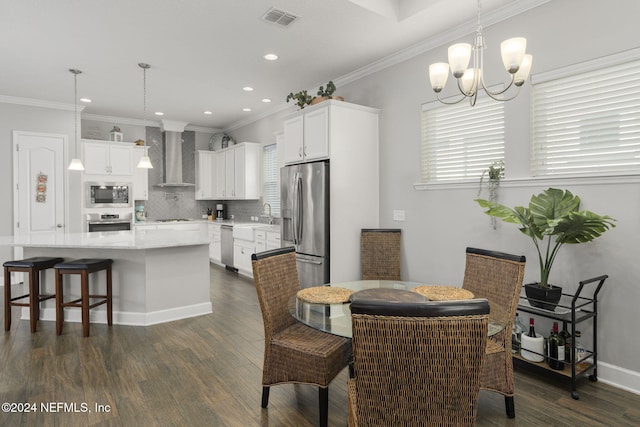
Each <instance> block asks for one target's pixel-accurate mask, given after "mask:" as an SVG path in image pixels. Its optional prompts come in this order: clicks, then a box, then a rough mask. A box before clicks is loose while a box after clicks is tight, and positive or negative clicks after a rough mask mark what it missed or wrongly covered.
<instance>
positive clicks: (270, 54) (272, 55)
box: [263, 53, 278, 61]
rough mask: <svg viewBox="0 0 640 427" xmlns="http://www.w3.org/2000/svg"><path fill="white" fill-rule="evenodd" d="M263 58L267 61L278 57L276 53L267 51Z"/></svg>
mask: <svg viewBox="0 0 640 427" xmlns="http://www.w3.org/2000/svg"><path fill="white" fill-rule="evenodd" d="M263 58H264V59H266V60H267V61H275V60H276V59H278V55H276V54H275V53H267V54H266V55H265V56H264V57H263Z"/></svg>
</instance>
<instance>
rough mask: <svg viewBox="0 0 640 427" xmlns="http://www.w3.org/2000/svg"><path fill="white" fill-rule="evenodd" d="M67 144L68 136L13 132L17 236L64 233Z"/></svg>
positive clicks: (15, 224)
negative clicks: (65, 157)
mask: <svg viewBox="0 0 640 427" xmlns="http://www.w3.org/2000/svg"><path fill="white" fill-rule="evenodd" d="M66 141H67V136H66V135H56V134H45V133H35V132H21V131H14V132H13V145H14V147H13V148H14V149H13V153H14V161H13V171H14V187H13V191H14V197H13V210H14V235H16V236H18V235H19V236H25V235H32V234H36V233H41V232H49V231H57V232H61V233H62V232H64V229H65V223H64V220H65V203H64V170H65V169H64V147H65V145H66ZM21 252H22V251H21V250H19V252H18V253H16V254H15V255H16V256H17V257H21V256H22V253H21Z"/></svg>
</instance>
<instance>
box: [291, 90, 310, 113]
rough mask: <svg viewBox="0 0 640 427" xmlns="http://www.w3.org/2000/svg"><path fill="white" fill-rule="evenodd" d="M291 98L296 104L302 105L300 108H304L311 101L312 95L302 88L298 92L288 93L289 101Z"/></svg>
mask: <svg viewBox="0 0 640 427" xmlns="http://www.w3.org/2000/svg"><path fill="white" fill-rule="evenodd" d="M291 100H295V101H296V105H297V106H298V107H300V109H303V108H304V107H305V105H308V104H310V103H311V95H309V94H308V93H307V91H306V90H301V91H300V92H296V93H293V92H291V93H290V94H289V95H287V102H289V101H291Z"/></svg>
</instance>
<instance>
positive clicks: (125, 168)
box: [82, 139, 134, 176]
mask: <svg viewBox="0 0 640 427" xmlns="http://www.w3.org/2000/svg"><path fill="white" fill-rule="evenodd" d="M133 147H134V145H133V144H132V143H127V142H110V141H97V140H91V139H83V140H82V151H83V157H84V158H83V163H84V174H85V175H117V176H131V175H133Z"/></svg>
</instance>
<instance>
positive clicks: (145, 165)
mask: <svg viewBox="0 0 640 427" xmlns="http://www.w3.org/2000/svg"><path fill="white" fill-rule="evenodd" d="M138 67H140V68H142V123H143V128H144V133H145V136H144V139H145V140H144V141H143V144H142V146H143V147H145V146H146V144H147V143H146V139H147V70H148V69H149V68H151V65H149V64H145V63H144V62H140V63H139V64H138ZM138 167H139V168H140V169H153V165H152V164H151V159H150V158H149V155H148V154H147V153H146V152H145V153H144V156H142V157H140V161H139V162H138Z"/></svg>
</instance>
